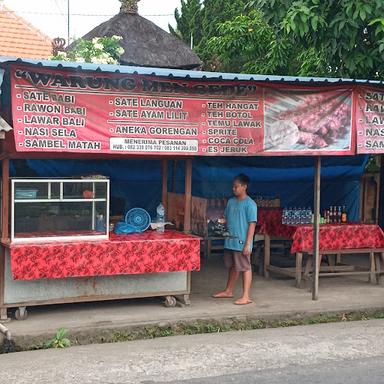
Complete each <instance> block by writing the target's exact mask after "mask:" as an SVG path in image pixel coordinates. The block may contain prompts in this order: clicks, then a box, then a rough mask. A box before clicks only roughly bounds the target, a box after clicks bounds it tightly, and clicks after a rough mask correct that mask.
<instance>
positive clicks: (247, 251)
mask: <svg viewBox="0 0 384 384" xmlns="http://www.w3.org/2000/svg"><path fill="white" fill-rule="evenodd" d="M255 228H256V222H255V221H252V222H251V223H249V225H248V231H247V238H246V240H245V244H244V248H243V255H244V256H250V254H251V244H252V241H253V235H254V234H255Z"/></svg>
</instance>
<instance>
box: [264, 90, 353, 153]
mask: <svg viewBox="0 0 384 384" xmlns="http://www.w3.org/2000/svg"><path fill="white" fill-rule="evenodd" d="M351 142H352V92H351V91H350V90H337V91H326V92H325V91H321V92H313V90H311V91H299V90H274V89H268V90H266V94H265V135H264V150H265V151H273V152H275V151H300V152H301V151H304V152H305V151H313V150H316V151H321V152H327V151H338V150H348V149H350V148H351Z"/></svg>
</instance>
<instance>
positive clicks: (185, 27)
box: [168, 0, 203, 46]
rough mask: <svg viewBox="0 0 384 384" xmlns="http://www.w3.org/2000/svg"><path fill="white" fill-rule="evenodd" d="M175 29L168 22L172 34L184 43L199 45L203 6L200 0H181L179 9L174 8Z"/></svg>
mask: <svg viewBox="0 0 384 384" xmlns="http://www.w3.org/2000/svg"><path fill="white" fill-rule="evenodd" d="M175 19H176V29H174V28H173V27H172V26H171V25H170V24H168V28H169V31H170V32H171V34H172V35H174V36H176V37H178V38H180V39H181V40H183V41H184V42H185V43H186V44H188V45H191V42H192V45H193V46H196V45H199V43H200V41H201V37H202V21H203V7H202V4H201V1H200V0H181V9H180V11H179V10H178V9H177V8H176V9H175Z"/></svg>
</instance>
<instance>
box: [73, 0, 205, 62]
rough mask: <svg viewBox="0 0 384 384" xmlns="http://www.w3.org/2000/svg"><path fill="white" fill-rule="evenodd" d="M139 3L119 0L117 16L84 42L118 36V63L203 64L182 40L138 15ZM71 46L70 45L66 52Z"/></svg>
mask: <svg viewBox="0 0 384 384" xmlns="http://www.w3.org/2000/svg"><path fill="white" fill-rule="evenodd" d="M138 1H140V0H121V3H122V5H121V8H120V13H119V14H117V15H116V16H114V17H112V19H110V20H108V21H106V22H104V23H102V24H100V25H99V26H97V27H96V28H94V29H92V30H91V31H90V32H88V33H87V34H86V35H84V36H83V39H87V40H90V39H93V38H94V37H104V36H107V37H111V36H113V35H118V36H121V37H122V38H123V39H122V40H121V41H120V45H121V46H122V47H123V48H124V53H123V54H122V55H121V57H120V63H121V64H125V65H137V66H145V67H163V68H178V69H193V68H197V67H199V66H200V65H201V64H202V63H201V61H200V59H199V57H198V56H197V55H196V54H195V53H194V52H193V51H192V50H191V49H190V48H189V47H188V46H187V45H186V44H185V43H184V42H183V41H181V40H179V39H177V38H176V37H174V36H172V35H171V34H169V33H167V32H165V31H164V30H163V29H161V28H160V27H158V26H157V25H155V24H154V23H152V22H151V21H149V20H147V19H145V18H144V17H141V16H140V15H139V14H138V13H137V2H138ZM73 47H74V43H72V44H71V45H70V46H69V47H68V48H67V50H70V49H72V48H73Z"/></svg>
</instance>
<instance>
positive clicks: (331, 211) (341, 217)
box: [324, 205, 347, 223]
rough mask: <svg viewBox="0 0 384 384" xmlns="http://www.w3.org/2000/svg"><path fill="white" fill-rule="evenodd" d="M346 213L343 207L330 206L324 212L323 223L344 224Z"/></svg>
mask: <svg viewBox="0 0 384 384" xmlns="http://www.w3.org/2000/svg"><path fill="white" fill-rule="evenodd" d="M346 222H347V211H346V209H345V206H344V205H343V206H341V205H339V206H330V207H329V208H328V209H326V210H325V211H324V223H346Z"/></svg>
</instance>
